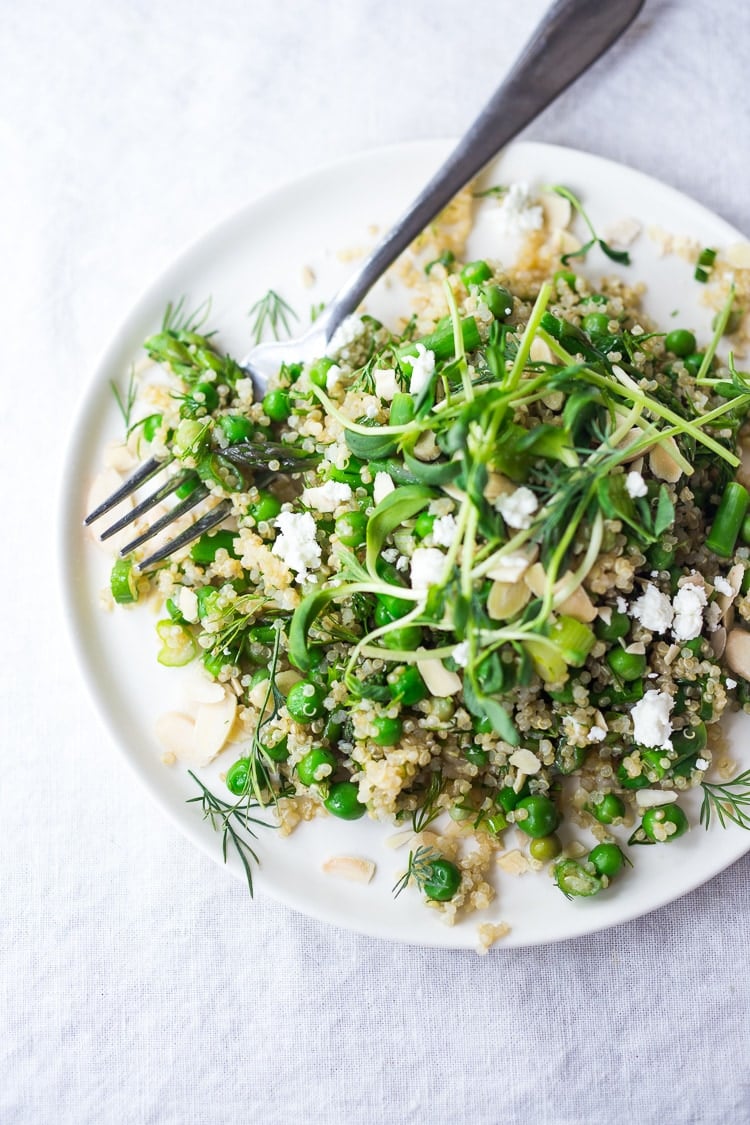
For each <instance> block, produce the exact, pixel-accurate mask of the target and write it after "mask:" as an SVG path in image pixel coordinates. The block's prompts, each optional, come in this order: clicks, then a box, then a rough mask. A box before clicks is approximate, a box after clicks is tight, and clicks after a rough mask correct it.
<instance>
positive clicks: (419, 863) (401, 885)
mask: <svg viewBox="0 0 750 1125" xmlns="http://www.w3.org/2000/svg"><path fill="white" fill-rule="evenodd" d="M436 859H440V853H439V852H436V851H435V849H434V848H428V847H422V848H417V850H416V851H415V852H409V859H408V861H407V864H406V871H405V872H404V874H403V875H402V876H401V878H400V879H399V880H398V882H396V883H394V885H393V888H392V894H393V897H394V898H398V896H399V895H400V894H401V892H402V891H405V890H406V888H407V887H408V886H409V884H410V883H412V882H414V883H416V884H417V887H419V889H420V890H422V887H423V886H424V884H425V883H426V881H427V880H428V879H429V878H430V877H431V875H432V864H433V863H434V861H435V860H436Z"/></svg>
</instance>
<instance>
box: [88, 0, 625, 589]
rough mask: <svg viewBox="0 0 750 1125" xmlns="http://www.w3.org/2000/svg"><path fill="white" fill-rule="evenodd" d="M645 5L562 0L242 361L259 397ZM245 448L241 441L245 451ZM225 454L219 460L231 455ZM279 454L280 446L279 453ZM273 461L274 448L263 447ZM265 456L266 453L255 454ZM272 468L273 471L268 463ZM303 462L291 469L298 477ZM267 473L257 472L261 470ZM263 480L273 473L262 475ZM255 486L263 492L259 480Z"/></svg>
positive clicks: (178, 482)
mask: <svg viewBox="0 0 750 1125" xmlns="http://www.w3.org/2000/svg"><path fill="white" fill-rule="evenodd" d="M642 6H643V0H619V2H618V3H617V4H603V3H602V2H601V0H557V2H556V3H555V4H553V5H552V7H551V8H550V10H549V12H547V14H546V15H545V16H544V18H543V19H542V21H541V23H540V24H539V26H538V27H537V29H536V31H535V32H534V34H533V36H532V37H531V39H530V40H529V42H528V43H527V45H526V47H525V48H524V50H523V51H522V53H521V55H520V56H519V58H518V60H517V61H516V63H515V65H514V67H513V68H512V70H511V71H510V73H509V74H508V76H507V77H506V78H505V80H504V81H503V83H502V84H501V86H500V87H499V89H498V90H497V91H496V92H495V94H494V95H493V96H492V98H491V99H490V101H489V102H488V104H487V105H486V106H485V108H484V109H483V110H482V112H481V113H480V115H479V117H478V118H477V119H476V121H475V122H474V124H473V125H472V126H471V127H470V129H469V130H468V132H467V133H466V134H465V135H464V137H463V139H462V140H461V141H460V142H459V144H458V145H457V147H456V148H455V149H454V150H453V152H452V153H451V154H450V156H449V157H448V159H447V160H446V161H445V163H444V164H443V165H442V167H441V168H440V169H439V170H438V171H437V172H436V174H435V175H434V177H433V178H432V179H431V180H430V182H429V183H428V184H427V186H426V187H425V188H424V189H423V191H422V192H421V194H420V195H419V196H418V197H417V199H415V200H414V202H413V203H412V205H411V207H410V208H409V210H408V211H407V212H406V214H405V215H404V216H403V217H402V218H401V220H400V221H399V222H398V223H397V224H396V225H395V226H394V227H393V229H392V230H391V231H390V233H389V234H388V235H386V237H385V238H384V239H383V240H382V241H381V242H380V243H379V244H378V246H377V247H376V248H375V249H374V250H373V252H372V253H371V254H370V256H369V257H368V258H367V259H366V261H365V262H364V264H363V265H362V266H361V268H360V269H359V270H358V271H357V273H356V274H355V275H354V276H353V277H352V278H351V279H350V280H349V281H348V282H347V283H346V284H345V285H344V287H343V288H342V289H341V290H340V291H339V292H338V293H337V294H336V296H335V297H334V298H333V300H332V301H331V303H330V304H329V305H328V306H327V307H326V308H325V309H324V310H323V312H322V313H321V315H320V316H319V317H318V318H317V319H316V320H315V322H314V324H313V325H312V326H311V328H310V329H309V330H308V331H307V332H306V333H304V335H302V336H299V337H297V338H296V339H293V340H285V341H283V342H274V343H266V344H259V345H258V346H257V347H255V348H253V350H252V351H251V352H250V353H249V354H248V355H247V356H246V357H245V360H244V361H243V363H242V367H243V368H244V369H245V371H246V372H247V373H248V375H249V376H250V377H251V379H252V381H253V384H254V387H255V390H256V393H257V394H263V393H264V391H265V388H266V385H267V382H268V378H269V376H271V375H273V374H275V373H276V372H277V371H278V370H279V368H280V366H281V364H282V363H284V362H300V361H305V360H310V359H314V358H317V357H320V356H321V355H324V354H325V351H326V346H327V345H328V343H329V341H330V340H331V338H332V336H333V334H334V332H335V331H336V329H337V328H338V326H339V325H340V324H341V323H342V321H343V320H345V318H346V317H347V316H349V315H350V314H351V313H352V312H353V311H354V310H355V309H356V308H357V306H358V305H359V303H360V301H361V300H362V299H363V297H364V296H365V295H366V294H367V293H368V292H369V290H370V289H371V288H372V286H373V285H374V284H375V282H376V281H377V280H378V278H380V277H381V276H382V274H383V273H385V271H386V270H387V269H388V267H389V266H390V265H391V264H392V262H394V261H395V259H396V258H397V257H398V255H399V254H400V253H401V252H402V251H403V250H405V249H406V247H407V246H408V245H409V244H410V243H411V242H412V241H413V239H415V238H416V237H417V235H418V234H420V232H421V231H422V230H424V228H425V227H426V226H427V224H428V223H429V222H430V221H431V220H432V219H434V217H435V216H436V215H437V214H438V213H439V212H440V211H441V210H442V209H443V208H444V207H445V206H446V205H447V204H448V203H449V202H450V200H451V199H452V198H453V196H454V195H456V193H457V192H459V191H460V190H461V188H463V187H465V186H466V184H467V183H468V182H469V181H470V180H472V179H473V178H474V177H475V176H476V175H477V174H478V173H479V172H480V171H481V170H482V168H483V167H484V166H485V165H486V164H487V163H488V162H489V161H490V160H491V159H492V157H493V156H495V155H496V154H497V152H499V150H500V149H501V148H502V147H503V146H504V145H506V144H507V143H508V142H509V141H511V140H512V139H513V138H514V137H515V136H517V134H518V133H519V132H520V131H521V130H522V129H523V128H524V127H525V126H526V125H528V124H529V122H530V121H532V120H533V119H534V118H535V117H537V116H538V115H539V114H540V113H541V112H542V110H543V109H545V108H546V107H547V106H548V105H549V104H550V103H551V102H552V101H554V100H555V98H557V97H558V96H559V95H560V94H561V93H562V92H563V90H565V89H566V88H567V87H568V86H569V85H570V84H571V83H572V82H574V81H575V80H576V78H578V77H579V76H580V75H581V74H583V72H584V71H585V70H587V69H588V68H589V67H590V66H591V65H592V63H594V62H596V60H597V59H598V58H599V57H600V56H601V55H602V54H604V52H605V51H607V50H608V49H609V47H611V46H612V44H613V43H614V42H616V40H617V39H619V37H620V36H621V35H622V33H623V32H624V31H625V30H626V28H627V27H629V26H630V24H631V23H632V21H633V20H634V19H635V17H636V16H637V15H638V12H639V11H640V9H641V8H642ZM247 445H248V443H245V442H243V443H242V446H243V448H246V447H247ZM237 448H238V447H231V446H230V449H229V450H222V456H227V455H229V457H230V460H231V450H232V449H235V450H236V449H237ZM275 448H280V447H275ZM257 450H259V451H260V450H262V451H263V454H262V455H263V456H265V457H266V458H267V459H268V460H271V455H272V454H273V453H274V451H272V450H271V449H270V448H269V446H267V445H266V446H258V447H257ZM258 456H259V457H260V456H261V454H260V453H259V454H258ZM170 463H171V458H165V459H162V460H158V459H157V458H152V459H151V460H149V461H147V462H146V463H145V464H143V465H141V466H140V468H139V469H138V470H137V471H136V472H135V473H133V475H132V476H131V477H129V478H128V479H127V480H126V481H125V482H124V483H123V484H122V486H121V487H120V488H118V489H117V491H116V492H114V493H113V494H112V495H111V496H109V497H108V498H107V499H106V500H105V501H104V502H103V503H102V504H100V505H99V506H98V508H96V509H95V510H94V511H93V512H91V513H90V514H89V515H88V516H87V517H86V519H85V521H84V522H85V523H86V524H87V525H88V524H91V523H94V522H95V521H96V520H98V519H100V518H101V516H103V515H105V514H106V513H107V512H109V511H111V509H112V508H114V507H116V505H117V504H119V503H120V502H121V501H122V500H124V499H126V498H127V497H129V496H131V495H133V493H135V492H136V491H137V490H138V489H139V488H141V487H142V485H144V484H146V483H148V482H149V481H150V480H152V478H153V477H155V476H156V475H157V474H158V473H160V472H161V471H162V470H164V469H166V468H167V466H168V465H169V464H170ZM266 463H267V462H266ZM302 467H303V466H301V465H300V464H299V463H298V464H296V465H291V466H289V467H288V468H287V469H286V470H275V471H286V472H293V471H297V472H299V471H301V470H302ZM256 469H257V472H258V473H263V472H264V469H263V466H262V465H261V464H258V465H257V466H256ZM265 476H266V478H268V476H269V474H268V472H267V471H265ZM255 483H256V484H257V483H259V480H258V476H257V475H256V477H255ZM184 484H186V478H185V474H183V473H179V472H178V473H176V474H174V475H173V476H171V477H170V478H169V479H168V480H167V481H166V483H165V484H162V485H160V486H159V487H158V488H157V489H156V490H155V491H154V492H153V493H151V494H150V495H149V496H148V497H146V499H144V500H142V501H141V502H140V503H138V504H137V505H136V506H135V507H134V508H132V509H131V510H129V511H128V513H127V515H126V516H123V517H122V519H119V520H118V521H117V522H116V523H114V524H112V525H111V526H110V527H108V528H107V529H106V530H105V531H104V532H103V533H102V535H101V537H100V538H102V539H107V538H109V537H110V536H111V535H114V534H115V533H116V532H118V531H121V530H122V529H123V528H125V527H127V526H130V524H132V523H133V522H134V521H135V520H137V519H140V517H141V516H143V515H145V514H146V513H147V512H148V511H150V510H151V509H152V508H154V507H156V505H158V504H160V503H162V502H163V501H164V500H165V499H167V498H168V497H169V496H171V495H172V494H173V493H175V492H177V491H178V490H179V489H180V488H181V486H182V485H184ZM208 496H209V489H208V488H207V487H206V486H205V485H204V484H197V485H196V487H195V488H194V489H193V491H192V492H191V493H190V495H189V496H187V497H186V498H185V499H182V500H181V501H180V503H179V504H177V505H175V507H173V508H172V509H171V510H170V511H169V512H168V513H167V514H166V515H164V516H162V517H161V518H160V519H158V520H156V521H155V522H154V523H153V524H152V525H150V526H149V528H148V529H147V530H146V531H145V532H143V533H142V534H141V535H139V536H138V537H137V538H135V539H134V540H133V541H132V542H130V543H128V544H127V545H126V546H125V547H123V548H122V550H121V551H120V554H121V555H122V556H125V555H127V554H129V553H130V552H131V551H134V550H136V549H137V548H138V547H141V546H142V545H143V544H144V543H145V542H147V541H148V540H149V539H150V538H152V537H153V536H154V535H156V534H158V533H159V532H160V531H163V530H164V529H165V528H166V527H168V526H169V525H170V524H171V523H173V522H174V521H176V520H178V519H180V518H181V517H182V516H184V515H186V514H187V513H188V512H189V511H191V510H192V509H193V508H194V507H196V506H197V505H198V504H200V503H201V502H202V501H204V500H206V499H207V498H208ZM230 508H231V503H230V501H228V500H220V501H219V502H218V503H217V504H216V505H215V506H214V507H213V508H211V509H210V511H208V512H206V513H205V515H202V516H201V517H200V518H199V519H198V520H197V521H196V522H195V523H193V524H191V525H190V527H188V528H187V529H186V530H184V531H183V532H181V533H180V534H179V535H177V536H176V537H175V538H174V539H171V540H170V541H169V542H167V543H166V544H165V545H164V546H163V547H161V549H160V550H158V551H156V552H154V553H153V554H152V555H150V556H149V557H148V558H147V559H145V560H143V561H141V562H140V563H139V564H138V569H139V570H145V569H147V568H148V567H151V566H154V565H156V564H157V563H159V562H162V561H163V560H164V559H165V558H168V557H169V555H171V554H173V553H174V552H175V551H177V550H179V549H180V548H181V547H183V546H185V545H186V544H188V543H190V542H191V541H192V540H194V539H196V538H198V537H199V536H200V535H202V534H204V533H205V532H206V531H208V530H210V529H211V528H212V527H216V526H217V525H218V524H220V523H221V522H222V521H223V520H224V519H225V518H226V517H227V515H228V514H229V511H230Z"/></svg>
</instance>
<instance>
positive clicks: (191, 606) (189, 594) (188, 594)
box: [177, 586, 198, 623]
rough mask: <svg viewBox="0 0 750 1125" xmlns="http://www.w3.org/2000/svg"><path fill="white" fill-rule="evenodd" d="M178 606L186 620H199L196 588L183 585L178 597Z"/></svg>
mask: <svg viewBox="0 0 750 1125" xmlns="http://www.w3.org/2000/svg"><path fill="white" fill-rule="evenodd" d="M177 606H178V608H179V610H180V613H181V614H182V616H183V617H184V618H185V620H186V621H190V622H192V623H194V622H196V621H197V620H198V598H197V596H196V594H195V591H194V590H190V589H188V587H187V586H182V587H181V589H180V595H179V597H178V599H177Z"/></svg>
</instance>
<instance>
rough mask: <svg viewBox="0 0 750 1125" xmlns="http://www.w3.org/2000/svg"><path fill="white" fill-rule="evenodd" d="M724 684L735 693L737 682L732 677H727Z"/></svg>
mask: <svg viewBox="0 0 750 1125" xmlns="http://www.w3.org/2000/svg"><path fill="white" fill-rule="evenodd" d="M724 683H725V684H726V685H727V687H728V688H729V690H730V691H734V689H735V688H736V687H737V681H736V680H733V679H732V677H731V676H727V678H726V680H725V681H724Z"/></svg>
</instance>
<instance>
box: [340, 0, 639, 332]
mask: <svg viewBox="0 0 750 1125" xmlns="http://www.w3.org/2000/svg"><path fill="white" fill-rule="evenodd" d="M643 2H644V0H618V2H617V3H616V4H607V3H602V0H556V3H554V4H553V5H552V7H551V8H550V10H549V12H548V13H547V14H546V16H545V17H544V19H543V20H542V21H541V23H540V24H539V26H538V27H537V29H536V31H535V32H534V34H533V36H532V37H531V39H530V40H529V42H528V43H527V44H526V47H525V48H524V50H523V51H522V53H521V55H520V56H519V58H518V59H517V61H516V63H515V65H514V66H513V68H512V70H511V71H510V73H509V74H508V76H507V77H506V78H505V80H504V81H503V83H502V84H501V86H500V87H499V88H498V90H497V91H496V92H495V94H494V95H493V96H492V98H491V99H490V101H489V102H488V103H487V105H486V106H485V107H484V109H483V110H482V112H481V113H480V114H479V117H478V118H477V119H476V121H475V122H474V124H473V125H472V126H471V127H470V129H469V131H468V132H467V133H466V135H465V136H464V138H463V140H462V141H461V142H460V143H459V144H458V146H457V147H456V148H455V149H454V150H453V152H452V153H451V154H450V156H449V157H448V159H447V160H446V161H445V163H444V164H443V165H442V167H441V168H440V169H439V170H438V171H437V172H436V174H435V175H434V176H433V178H432V179H431V180H430V182H429V183H428V184H427V186H426V187H425V188H424V190H423V191H422V192H421V194H420V195H418V196H417V198H416V199H415V200H414V202H413V203H412V205H411V207H410V208H409V210H408V211H407V212H406V214H405V215H403V217H402V218H401V219H400V220H399V222H398V223H396V225H395V226H394V227H393V229H392V230H391V231H390V232H389V233H388V235H386V237H385V238H384V239H383V240H382V242H380V243H379V244H378V246H376V248H375V249H374V250H373V252H372V253H371V254H370V256H369V257H368V258H367V260H366V261H365V262H364V264H363V266H362V268H361V269H360V270H359V271H358V273H357V274H355V276H354V277H352V278H351V279H350V280H349V281H348V282H347V283H346V284H345V285H344V287H343V289H341V290H339V292H338V293H337V294H336V296H335V297H334V299H333V301H332V302H331V303H330V305H329V306H328V309H327V324H326V339H327V340H330V338H331V336H332V335H333V333H334V331H335V330H336V328H337V326H338V325H339V324H340V323H341V321H342V320H344V318H345V317H347V316H348V315H349V314H350V313H351V312H353V311H354V310H355V309H356V307H357V306H358V305H359V303H360V301H361V300H362V299H363V297H364V296H365V295H366V293H367V292H368V291H369V290H370V289H371V288H372V286H373V285H374V284H375V282H376V281H377V280H378V278H379V277H381V276H382V275H383V274H384V273H385V271H386V270H387V269H388V267H389V266H390V265H391V263H392V262H394V261H395V259H396V258H397V257H398V256H399V254H400V253H401V252H402V251H403V250H405V249H406V247H407V246H408V245H409V244H410V243H411V242H412V241H413V240H414V239H415V238H416V237H417V235H418V234H420V233H421V231H423V230H424V228H425V227H426V226H427V224H428V223H429V222H430V221H431V220H432V219H434V218H435V216H436V215H437V214H438V213H439V212H440V211H442V209H443V207H445V206H446V205H447V204H448V203H449V202H450V200H451V199H452V198H453V197H454V195H456V193H457V192H459V191H460V190H461V188H463V187H465V186H466V184H467V183H469V181H470V180H472V179H473V178H474V177H475V176H476V175H477V174H478V173H479V172H480V171H481V170H482V168H483V167H484V166H485V164H487V163H488V162H489V161H490V160H491V159H492V157H493V156H495V154H496V153H497V152H499V150H500V149H501V148H502V147H503V146H504V145H506V144H507V143H508V142H509V141H511V140H512V139H513V138H514V137H515V136H517V134H518V133H520V131H521V130H522V129H523V128H524V127H525V126H526V125H528V124H529V122H530V121H533V119H534V118H535V117H537V116H538V114H540V113H541V112H542V110H543V109H545V108H546V107H547V106H548V105H549V104H550V102H552V101H554V99H555V98H556V97H557V96H558V95H559V94H561V93H562V92H563V90H565V89H566V88H567V87H568V86H569V85H570V84H571V83H572V82H574V81H575V79H576V78H578V76H579V75H580V74H582V73H583V72H584V71H585V70H587V69H588V67H590V66H591V64H592V63H594V62H596V60H597V59H598V58H599V57H600V56H601V55H603V54H604V52H605V51H606V50H607V49H608V48H609V47H611V46H612V44H613V43H614V42H615V41H616V40H617V39H618V38H619V37H620V35H622V33H623V31H625V29H626V28H627V27H628V26H629V25H630V23H631V22H632V21H633V20H634V19H635V17H636V16H637V15H638V12H639V11H640V10H641V8H642V6H643Z"/></svg>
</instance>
